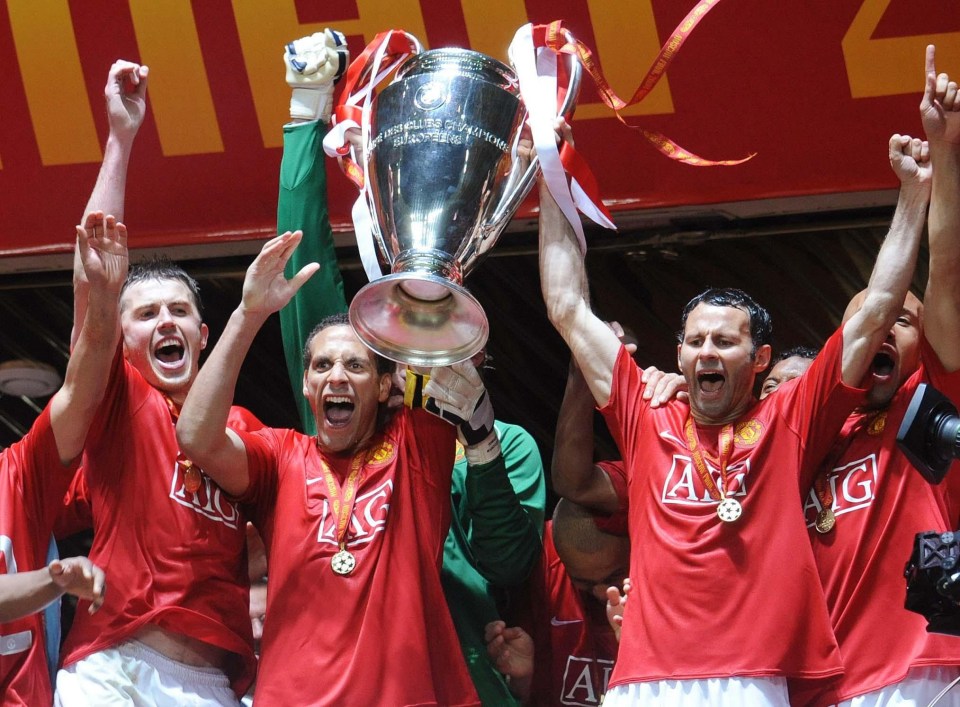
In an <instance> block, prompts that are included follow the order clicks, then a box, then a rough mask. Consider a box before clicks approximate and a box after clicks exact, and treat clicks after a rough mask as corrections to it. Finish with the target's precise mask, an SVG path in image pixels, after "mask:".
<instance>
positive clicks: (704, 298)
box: [677, 287, 773, 356]
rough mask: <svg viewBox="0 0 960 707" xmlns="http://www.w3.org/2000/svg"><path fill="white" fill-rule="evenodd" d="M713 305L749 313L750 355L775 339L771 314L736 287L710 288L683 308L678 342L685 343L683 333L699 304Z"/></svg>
mask: <svg viewBox="0 0 960 707" xmlns="http://www.w3.org/2000/svg"><path fill="white" fill-rule="evenodd" d="M701 303H702V304H711V305H713V306H715V307H735V308H736V309H741V310H743V311H744V312H746V313H747V316H748V317H750V339H751V340H752V341H753V349H752V350H751V351H750V355H751V356H753V355H755V354H756V353H757V348H758V347H760V346H764V345H766V344H769V343H770V339H771V338H772V337H773V322H772V321H771V320H770V313H769V312H768V311H767V310H766V309H764V308H763V307H761V306H760V305H759V304H758V303H757V301H756V300H755V299H753V297H751V296H750V295H748V294H747V293H746V292H744V291H743V290H738V289H736V288H735V287H709V288H707V289H706V290H704V291H703V292H701V293H700V294H699V295H697V296H696V297H694V298H693V299H692V300H690V301H689V302H687V306H686V307H684V308H683V317H682V318H681V320H680V331H678V332H677V341H678V342H680V343H681V344H682V343H683V333H684V332H685V331H686V330H687V317H689V316H690V312H692V311H693V310H694V308H695V307H696V306H697V305H698V304H701Z"/></svg>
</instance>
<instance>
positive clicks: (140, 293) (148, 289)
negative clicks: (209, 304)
mask: <svg viewBox="0 0 960 707" xmlns="http://www.w3.org/2000/svg"><path fill="white" fill-rule="evenodd" d="M159 304H167V305H171V304H186V305H189V306H190V308H191V309H193V310H196V308H197V306H196V302H195V301H194V299H193V293H192V292H191V291H190V288H189V287H187V286H186V285H185V284H184V283H182V282H180V280H153V279H151V280H140V281H138V282H134V283H131V284H130V285H127V287H126V288H124V290H123V292H122V294H121V295H120V310H121V311H124V310H132V309H140V308H142V307H147V306H150V305H159Z"/></svg>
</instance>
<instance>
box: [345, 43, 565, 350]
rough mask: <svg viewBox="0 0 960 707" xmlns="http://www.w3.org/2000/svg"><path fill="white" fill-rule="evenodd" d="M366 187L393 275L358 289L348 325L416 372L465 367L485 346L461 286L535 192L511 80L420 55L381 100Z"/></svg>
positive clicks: (486, 65)
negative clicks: (519, 148)
mask: <svg viewBox="0 0 960 707" xmlns="http://www.w3.org/2000/svg"><path fill="white" fill-rule="evenodd" d="M568 72H569V83H568V87H567V92H566V96H565V103H564V105H562V106H561V108H560V112H561V113H562V114H563V115H565V116H567V117H568V118H569V117H570V116H571V115H572V113H573V108H574V106H575V102H576V97H577V93H578V89H579V85H580V64H579V62H578V61H576V60H571V61H569V65H568ZM371 114H372V117H371V122H370V130H369V142H368V145H367V149H366V160H365V161H366V179H367V180H368V184H369V195H370V197H369V201H371V203H370V204H369V206H370V209H371V212H372V213H373V215H374V221H375V224H374V228H373V231H374V240H375V242H376V243H377V247H378V249H379V250H380V254H381V256H382V257H383V259H384V261H385V262H386V263H388V264H389V265H390V274H389V275H386V276H384V277H382V278H380V279H377V280H374V281H373V282H370V283H369V284H367V285H366V286H365V287H363V289H361V290H360V291H359V292H358V293H357V294H356V296H355V297H354V298H353V302H352V303H351V305H350V322H351V324H352V325H353V327H354V329H355V330H356V332H357V335H358V336H359V337H360V339H361V340H362V341H363V342H364V343H365V344H367V346H369V347H370V348H371V349H373V350H374V351H376V352H377V353H379V354H381V355H382V356H385V357H387V358H389V359H392V360H394V361H399V362H402V363H406V364H410V365H414V366H446V365H449V364H451V363H457V362H459V361H463V360H466V359H468V358H470V357H471V356H473V355H474V354H476V353H477V352H478V351H480V350H481V349H482V348H483V347H484V345H485V344H486V342H487V336H488V333H489V327H488V324H487V317H486V315H485V314H484V312H483V308H482V307H481V306H480V303H479V302H477V300H476V299H475V298H474V297H473V295H471V294H470V293H469V292H467V290H466V289H464V287H463V279H464V278H465V277H466V276H467V274H468V273H469V272H470V271H471V270H472V269H473V268H474V267H476V266H477V265H478V264H479V263H480V261H481V260H482V259H483V257H484V256H485V255H486V254H487V253H488V252H489V251H490V249H491V248H493V246H494V244H495V243H496V241H497V238H498V237H499V235H500V233H501V232H502V231H503V229H504V227H505V226H506V225H507V223H508V222H509V221H510V219H511V218H512V217H513V214H514V212H515V211H516V210H517V207H519V206H520V203H521V202H522V201H523V200H524V198H525V197H526V196H527V194H528V193H529V191H530V188H531V187H532V186H533V184H534V181H535V179H536V176H537V172H538V170H539V166H538V164H537V161H536V158H534V159H533V161H526V160H523V159H522V158H521V157H520V156H519V155H518V152H517V149H516V147H517V143H518V140H519V135H520V130H521V127H522V126H523V123H524V121H525V120H526V110H525V108H524V106H523V104H522V102H521V100H520V97H519V88H518V81H517V77H516V74H515V73H514V71H513V70H512V69H511V68H510V67H509V66H507V65H506V64H504V63H502V62H499V61H497V60H495V59H492V58H490V57H488V56H486V55H484V54H480V53H479V52H475V51H471V50H467V49H435V50H430V51H426V52H421V53H418V54H414V55H413V56H411V57H409V58H408V59H407V60H406V61H404V62H403V64H401V65H400V67H399V68H398V69H397V72H396V75H395V77H394V79H393V81H392V82H391V83H390V85H388V86H387V87H386V88H384V89H383V91H381V92H380V94H379V95H378V96H377V97H376V98H375V99H374V102H373V105H372V109H371Z"/></svg>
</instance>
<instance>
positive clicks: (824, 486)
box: [813, 413, 878, 511]
mask: <svg viewBox="0 0 960 707" xmlns="http://www.w3.org/2000/svg"><path fill="white" fill-rule="evenodd" d="M877 415H878V413H874V414H872V415H864V416H863V417H861V418H860V419H859V420H857V421H856V422H855V423H854V425H853V427H852V428H851V429H850V432H849V434H847V435H846V436H845V438H844V439H842V440H840V441H838V442H836V444H834V447H833V449H831V450H830V454H829V455H828V456H827V458H826V459H824V460H823V463H822V464H821V465H820V471H819V473H818V474H817V476H816V478H815V479H814V480H813V490H814V493H816V494H817V500H818V501H820V508H821V510H827V509H829V510H831V511H832V510H833V491H831V490H830V484H829V482H828V477H829V476H830V472H831V471H833V467H834V466H836V464H837V462H838V461H840V457H842V456H843V455H844V453H845V452H846V451H847V449H848V448H849V447H850V444H851V443H852V442H853V439H854V437H856V436H857V435H859V434H860V433H861V432H863V430H864V428H865V427H869V426H870V425H872V424H873V421H874V420H876V418H877Z"/></svg>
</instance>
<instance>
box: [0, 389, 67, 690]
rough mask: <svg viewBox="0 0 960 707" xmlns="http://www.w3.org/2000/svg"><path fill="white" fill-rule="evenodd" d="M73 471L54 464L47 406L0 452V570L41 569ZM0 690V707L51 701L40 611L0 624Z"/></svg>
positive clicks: (55, 456)
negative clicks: (19, 437)
mask: <svg viewBox="0 0 960 707" xmlns="http://www.w3.org/2000/svg"><path fill="white" fill-rule="evenodd" d="M75 470H76V464H73V465H70V466H63V465H62V464H61V463H60V455H59V454H58V452H57V445H56V441H55V440H54V437H53V429H52V428H51V426H50V406H49V405H47V407H46V408H45V409H44V411H43V413H42V414H41V415H40V417H38V418H37V420H36V422H34V423H33V427H31V428H30V431H29V432H27V434H26V435H25V436H24V438H23V439H21V440H20V441H19V442H17V443H16V444H14V445H12V446H11V447H9V448H8V449H5V450H3V452H2V453H0V484H2V490H0V572H2V573H4V574H14V573H16V572H30V571H32V570H37V569H40V568H41V567H45V566H46V564H47V562H46V560H47V547H48V546H49V544H50V534H51V532H52V531H53V523H54V520H55V519H56V516H57V512H58V511H59V508H60V503H61V500H62V498H63V494H64V493H65V491H66V489H67V486H68V485H69V484H70V479H71V478H73V475H74V472H75ZM0 691H2V694H3V701H2V704H3V705H4V706H7V705H11V706H12V705H28V706H30V707H32V706H33V705H45V704H46V705H49V704H52V703H53V688H52V687H51V685H50V672H49V670H48V669H47V651H46V648H45V646H44V635H43V612H38V613H36V614H32V615H31V616H26V617H24V618H22V619H18V620H16V621H9V622H7V623H4V624H0Z"/></svg>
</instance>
